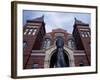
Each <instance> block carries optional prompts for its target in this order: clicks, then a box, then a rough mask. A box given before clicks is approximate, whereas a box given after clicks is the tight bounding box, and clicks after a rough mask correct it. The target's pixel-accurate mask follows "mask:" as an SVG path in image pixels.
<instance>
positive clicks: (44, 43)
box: [43, 38, 51, 49]
mask: <svg viewBox="0 0 100 80" xmlns="http://www.w3.org/2000/svg"><path fill="white" fill-rule="evenodd" d="M50 44H51V40H50V39H49V38H46V39H45V40H44V42H43V48H44V49H47V48H49V47H50Z"/></svg>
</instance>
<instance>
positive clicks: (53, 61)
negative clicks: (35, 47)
mask: <svg viewBox="0 0 100 80" xmlns="http://www.w3.org/2000/svg"><path fill="white" fill-rule="evenodd" d="M63 53H64V60H65V65H66V66H65V67H69V66H70V64H69V58H68V55H67V54H66V53H65V51H64V52H63ZM56 63H57V51H56V50H55V52H54V53H53V54H52V56H51V59H50V65H49V67H50V68H54V67H56Z"/></svg>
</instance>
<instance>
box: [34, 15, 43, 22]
mask: <svg viewBox="0 0 100 80" xmlns="http://www.w3.org/2000/svg"><path fill="white" fill-rule="evenodd" d="M33 21H40V22H43V21H44V15H43V16H41V17H38V18H35V19H33Z"/></svg>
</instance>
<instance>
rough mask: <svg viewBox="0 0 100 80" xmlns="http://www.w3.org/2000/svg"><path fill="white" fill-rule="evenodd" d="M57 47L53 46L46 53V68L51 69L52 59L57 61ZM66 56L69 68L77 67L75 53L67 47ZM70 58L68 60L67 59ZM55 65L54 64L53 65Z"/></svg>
mask: <svg viewBox="0 0 100 80" xmlns="http://www.w3.org/2000/svg"><path fill="white" fill-rule="evenodd" d="M55 53H56V46H55V45H53V46H51V47H50V48H49V49H47V50H46V52H45V61H44V68H50V63H52V61H51V59H53V61H56V58H54V56H56V54H55ZM64 54H65V56H66V61H69V67H72V66H75V64H74V54H73V51H72V50H71V49H69V48H67V47H66V46H64ZM67 57H68V58H67ZM52 65H53V63H52Z"/></svg>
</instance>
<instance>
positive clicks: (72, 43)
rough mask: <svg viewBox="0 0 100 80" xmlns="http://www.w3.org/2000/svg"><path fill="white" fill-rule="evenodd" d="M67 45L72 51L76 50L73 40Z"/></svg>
mask: <svg viewBox="0 0 100 80" xmlns="http://www.w3.org/2000/svg"><path fill="white" fill-rule="evenodd" d="M67 45H68V47H69V48H71V49H76V46H75V42H74V40H73V39H69V40H68V43H67Z"/></svg>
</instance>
